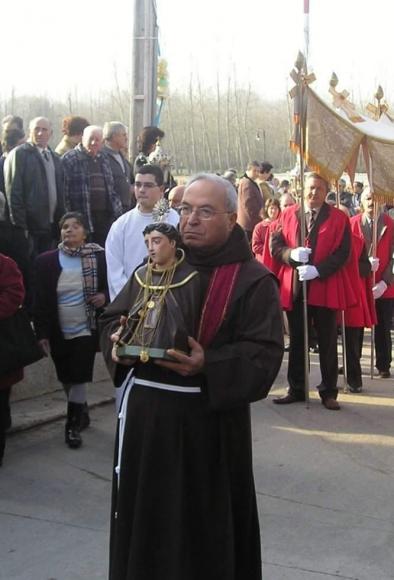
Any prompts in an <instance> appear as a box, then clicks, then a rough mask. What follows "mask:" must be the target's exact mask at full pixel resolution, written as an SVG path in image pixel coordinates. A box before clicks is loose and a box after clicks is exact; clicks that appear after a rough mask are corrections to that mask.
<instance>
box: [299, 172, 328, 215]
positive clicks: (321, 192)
mask: <svg viewBox="0 0 394 580" xmlns="http://www.w3.org/2000/svg"><path fill="white" fill-rule="evenodd" d="M327 193H328V190H327V184H326V182H325V181H324V180H323V179H320V178H319V177H308V179H307V180H306V184H305V194H304V199H305V203H306V205H307V206H308V207H309V208H310V209H319V208H320V207H321V206H322V205H323V203H324V201H325V199H326V196H327Z"/></svg>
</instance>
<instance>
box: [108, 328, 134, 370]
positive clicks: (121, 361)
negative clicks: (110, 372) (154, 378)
mask: <svg viewBox="0 0 394 580" xmlns="http://www.w3.org/2000/svg"><path fill="white" fill-rule="evenodd" d="M119 322H120V326H119V328H118V330H117V331H116V332H114V333H113V334H111V336H110V340H111V341H112V342H113V345H112V352H111V358H112V360H113V361H114V362H116V363H118V364H120V365H126V366H132V365H133V364H134V363H135V361H136V360H137V359H131V358H127V359H120V358H119V357H118V356H117V355H116V347H117V344H118V342H119V339H120V336H121V334H122V333H123V331H124V328H125V326H126V322H127V316H121V317H120V320H119Z"/></svg>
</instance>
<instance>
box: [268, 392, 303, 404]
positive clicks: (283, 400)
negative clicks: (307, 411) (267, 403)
mask: <svg viewBox="0 0 394 580" xmlns="http://www.w3.org/2000/svg"><path fill="white" fill-rule="evenodd" d="M304 400H305V399H299V398H298V397H296V396H295V395H292V394H291V393H288V394H287V395H285V396H284V397H277V398H276V399H272V401H273V403H275V405H291V404H292V403H303V402H304Z"/></svg>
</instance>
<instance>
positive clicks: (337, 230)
mask: <svg viewBox="0 0 394 580" xmlns="http://www.w3.org/2000/svg"><path fill="white" fill-rule="evenodd" d="M327 192H328V183H327V182H326V181H325V180H324V179H323V178H322V177H321V176H320V175H318V174H317V173H311V174H309V176H308V178H307V180H306V184H305V195H304V204H305V218H306V226H307V237H306V244H305V246H306V247H301V246H300V243H301V241H300V240H301V236H300V207H299V205H294V206H291V207H289V208H288V209H287V210H286V211H285V212H282V214H281V216H280V218H279V220H278V226H277V228H276V229H275V230H274V231H273V232H272V235H271V242H270V245H271V254H272V257H273V260H274V262H276V264H275V272H276V274H277V276H278V278H279V281H280V293H281V300H282V307H283V308H284V310H286V311H287V317H288V321H289V331H290V350H289V363H288V372H287V380H288V383H289V389H288V393H287V395H286V396H284V397H281V398H278V399H274V403H276V404H280V405H286V404H290V403H296V402H298V401H303V400H305V392H304V377H305V362H304V361H305V359H304V322H303V300H302V289H301V284H300V282H303V281H304V280H305V281H307V282H308V322H309V323H310V322H311V321H313V325H314V328H315V329H316V333H317V340H318V345H319V358H320V370H321V375H322V380H321V383H320V385H318V387H317V388H318V390H319V394H320V397H321V401H322V404H323V405H324V406H325V407H326V409H329V410H332V411H336V410H338V409H339V408H340V407H339V404H338V402H337V400H336V399H337V395H338V389H337V378H338V355H337V324H336V313H337V311H338V310H343V309H344V308H346V307H347V306H350V305H351V304H352V303H355V302H356V297H355V296H354V293H353V291H352V287H351V280H350V277H349V273H348V271H347V265H346V264H347V261H348V258H349V255H350V249H351V243H350V227H349V220H348V218H347V217H346V216H345V215H344V214H343V213H342V212H341V211H339V210H338V209H336V208H334V207H331V206H329V205H328V204H327V203H325V199H326V195H327Z"/></svg>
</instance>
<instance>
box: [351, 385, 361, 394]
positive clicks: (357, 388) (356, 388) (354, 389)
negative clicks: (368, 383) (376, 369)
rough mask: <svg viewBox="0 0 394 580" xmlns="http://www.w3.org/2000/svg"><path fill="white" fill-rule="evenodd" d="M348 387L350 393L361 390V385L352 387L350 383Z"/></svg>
mask: <svg viewBox="0 0 394 580" xmlns="http://www.w3.org/2000/svg"><path fill="white" fill-rule="evenodd" d="M348 388H349V391H350V392H351V393H361V392H362V390H363V388H362V387H352V386H351V385H349V386H348Z"/></svg>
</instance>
